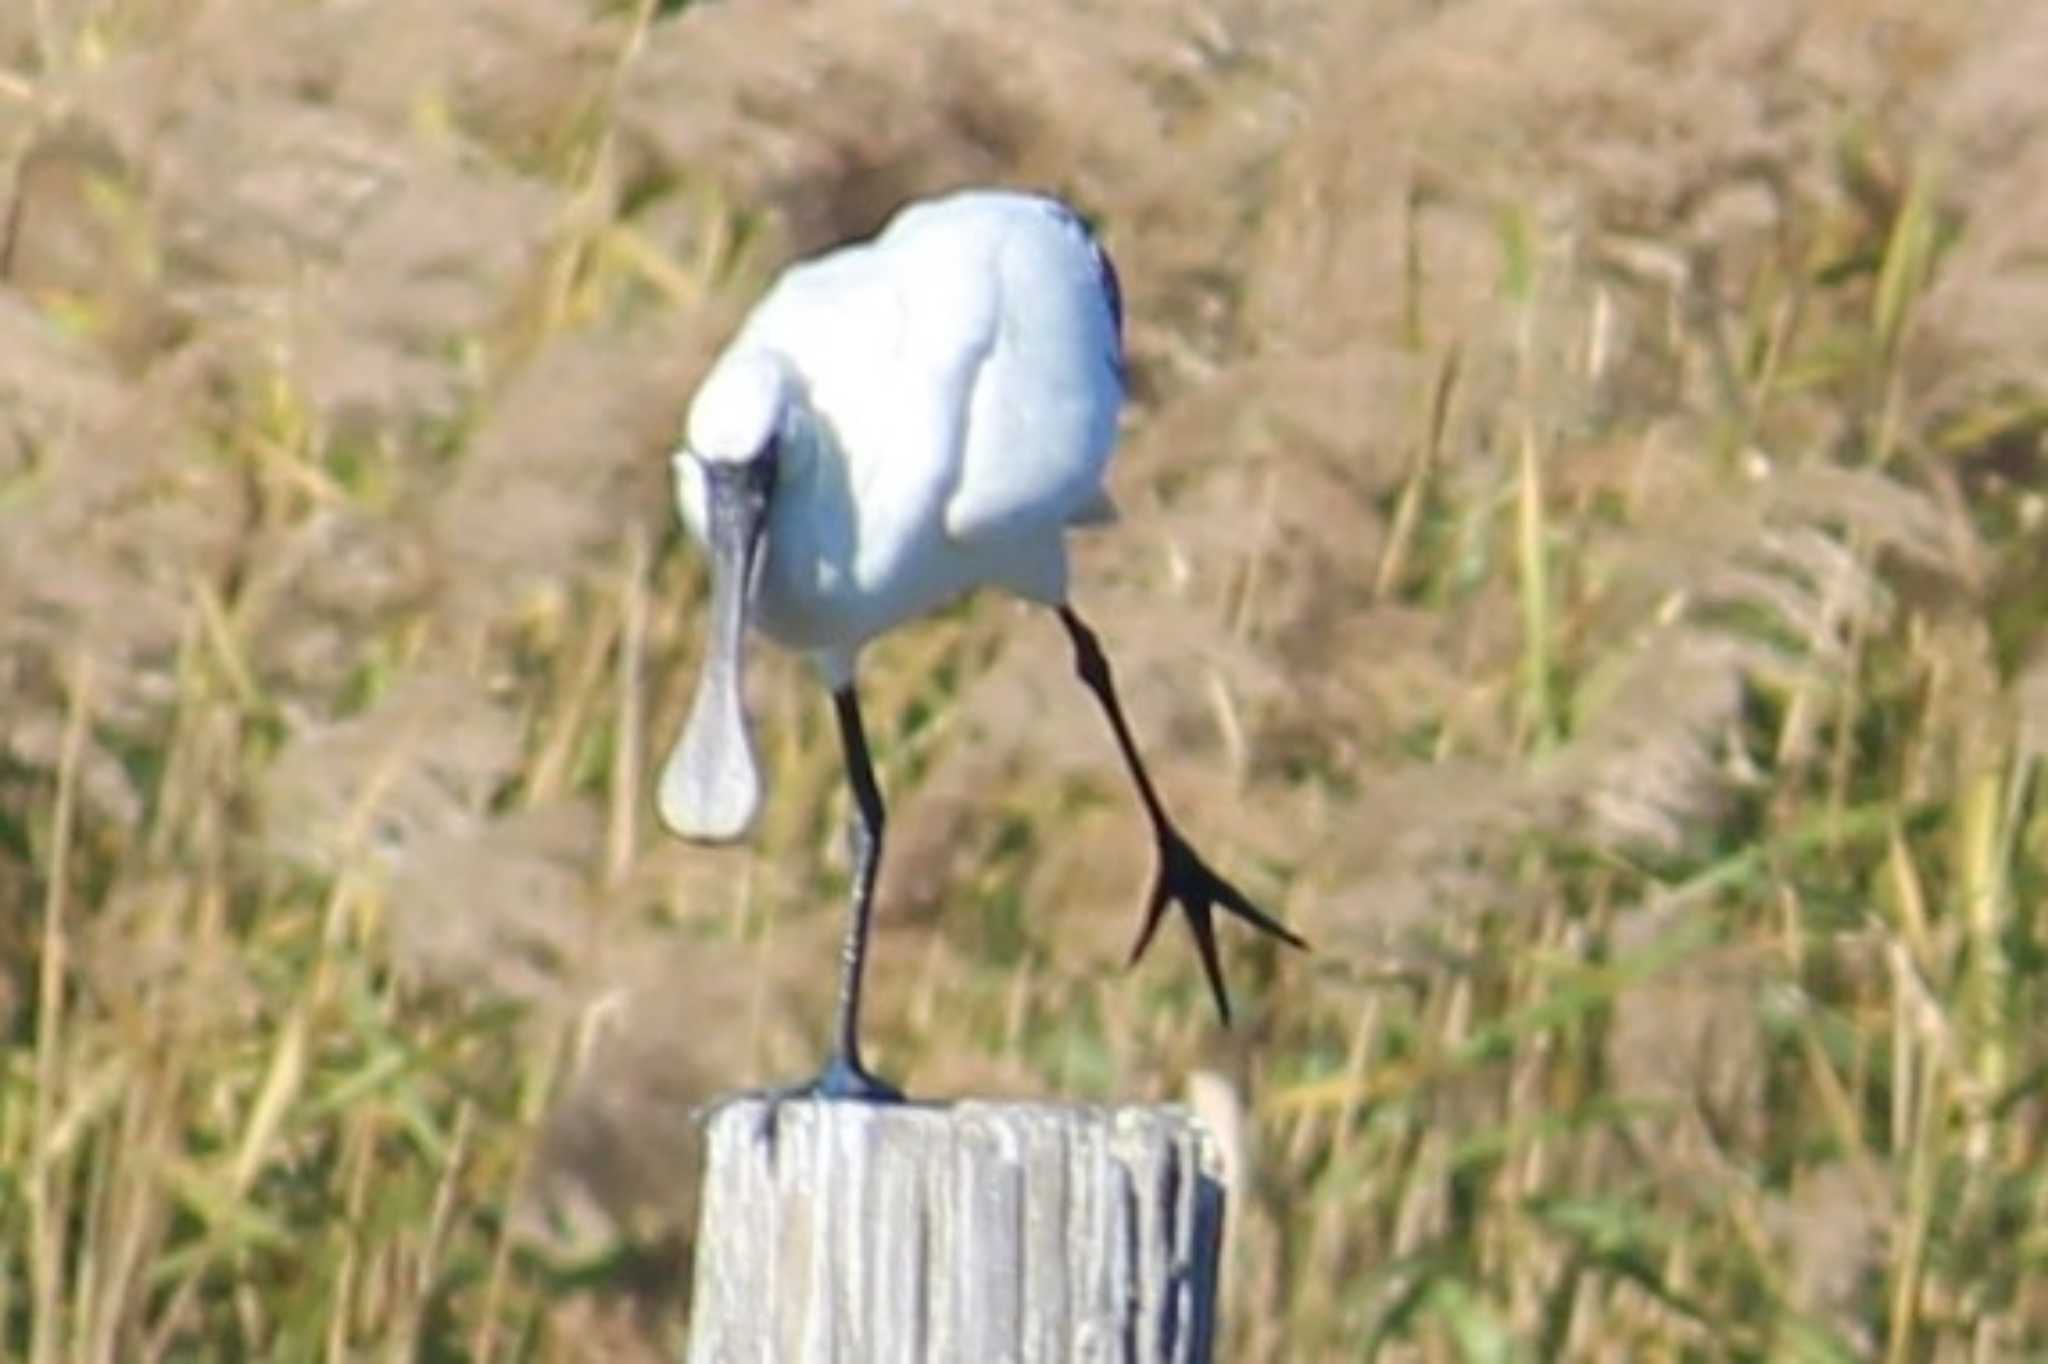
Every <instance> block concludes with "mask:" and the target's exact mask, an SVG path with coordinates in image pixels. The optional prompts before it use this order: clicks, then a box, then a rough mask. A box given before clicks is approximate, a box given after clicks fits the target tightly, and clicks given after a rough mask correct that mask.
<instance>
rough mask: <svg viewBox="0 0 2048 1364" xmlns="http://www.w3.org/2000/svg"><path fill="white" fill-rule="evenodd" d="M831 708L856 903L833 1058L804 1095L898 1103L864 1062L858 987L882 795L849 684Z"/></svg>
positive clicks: (878, 861) (843, 960) (878, 855)
mask: <svg viewBox="0 0 2048 1364" xmlns="http://www.w3.org/2000/svg"><path fill="white" fill-rule="evenodd" d="M832 707H833V709H834V710H835V711H836V712H837V713H838V716H839V742H840V746H841V747H842V748H844V749H845V751H846V779H847V782H848V784H850V785H851V786H852V787H853V806H854V809H853V818H852V820H851V821H850V826H851V828H850V832H851V835H852V840H853V902H852V904H851V905H850V906H849V908H848V911H847V920H846V943H845V946H844V947H843V948H842V949H841V950H840V958H839V970H840V976H839V1021H838V1029H837V1032H836V1034H835V1036H834V1038H833V1043H832V1056H831V1059H829V1060H828V1061H826V1063H825V1069H824V1071H823V1072H822V1073H821V1074H820V1075H819V1076H818V1078H817V1079H816V1080H814V1081H812V1082H811V1083H810V1084H809V1085H808V1086H806V1087H805V1089H804V1091H803V1092H805V1093H809V1094H815V1095H817V1096H819V1097H820V1098H826V1099H865V1100H867V1101H869V1102H871V1103H896V1102H900V1101H901V1100H902V1098H903V1093H902V1091H901V1090H898V1089H896V1088H895V1087H894V1086H892V1085H889V1084H886V1083H884V1082H883V1081H881V1080H879V1079H877V1078H875V1077H874V1076H873V1075H871V1074H869V1073H868V1070H867V1068H866V1067H864V1066H863V1065H861V1063H860V987H861V975H862V972H863V970H864V969H865V967H866V965H867V957H868V919H869V916H870V915H871V913H872V912H873V910H874V901H875V873H876V872H877V871H878V870H880V868H881V865H882V824H883V813H882V793H881V791H880V789H879V788H877V787H876V785H875V765H874V763H873V761H872V760H870V759H869V757H868V738H867V731H866V730H865V729H864V728H863V727H862V725H861V722H860V701H859V699H858V698H857V697H855V696H854V694H853V687H852V686H851V685H848V686H844V687H841V688H840V689H839V690H837V691H835V692H833V693H832Z"/></svg>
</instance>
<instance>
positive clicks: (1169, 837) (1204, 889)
mask: <svg viewBox="0 0 2048 1364" xmlns="http://www.w3.org/2000/svg"><path fill="white" fill-rule="evenodd" d="M1158 835H1159V875H1158V877H1157V878H1156V879H1155V880H1154V881H1153V882H1152V897H1151V899H1150V900H1149V901H1148V902H1147V904H1146V906H1145V923H1144V926H1143V927H1141V928H1140V929H1139V930H1138V940H1137V942H1136V943H1134V944H1133V945H1132V947H1131V961H1130V964H1132V965H1136V964H1137V961H1138V958H1140V957H1142V956H1144V955H1145V949H1146V948H1147V947H1148V946H1150V945H1151V942H1152V933H1153V930H1155V929H1157V928H1158V927H1159V920H1160V919H1161V918H1162V917H1163V916H1164V915H1165V913H1166V906H1167V905H1168V904H1177V905H1179V906H1180V909H1181V913H1182V914H1184V915H1185V916H1187V921H1188V931H1189V932H1191V933H1193V934H1194V935H1195V949H1196V950H1197V951H1198V952H1200V953H1201V956H1202V971H1203V973H1204V974H1205V975H1207V976H1208V978H1209V990H1210V992H1211V993H1212V994H1214V995H1215V996H1216V1008H1217V1011H1218V1012H1219V1013H1221V1014H1222V1015H1223V1021H1224V1022H1225V1023H1228V1022H1229V1021H1230V996H1229V995H1228V994H1227V993H1226V992H1225V991H1224V989H1223V965H1222V962H1221V960H1220V959H1219V958H1218V957H1217V954H1216V923H1215V916H1214V913H1213V911H1214V910H1215V909H1217V908H1218V907H1221V908H1222V909H1224V910H1225V911H1227V912H1229V913H1231V914H1235V915H1236V916H1237V917H1238V918H1240V919H1243V920H1245V921H1246V922H1247V923H1249V924H1251V925H1252V926H1253V927H1254V928H1257V929H1259V930H1260V931H1261V932H1264V933H1270V934H1272V935H1273V936H1274V937H1276V938H1278V939H1280V940H1281V941H1282V942H1284V943H1286V944H1288V945H1289V946H1290V947H1298V948H1301V949H1303V950H1306V949H1307V947H1308V943H1306V942H1305V941H1303V940H1302V939H1301V938H1300V937H1299V936H1297V935H1296V934H1295V933H1294V932H1293V931H1292V930H1290V929H1289V928H1288V927H1287V926H1286V925H1285V924H1283V923H1281V922H1280V921H1279V920H1278V919H1275V918H1274V917H1273V916H1271V915H1270V914H1268V913H1266V912H1265V911H1264V910H1262V909H1260V908H1259V907H1258V906H1257V905H1255V904H1253V903H1252V902H1251V901H1250V900H1249V899H1247V898H1246V897H1245V894H1244V892H1243V891H1241V890H1239V889H1238V888H1237V887H1236V886H1234V885H1232V884H1231V883H1230V882H1228V881H1226V880H1224V879H1223V878H1222V877H1221V876H1219V875H1217V874H1216V872H1215V871H1214V870H1213V869H1212V868H1211V867H1210V866H1209V864H1208V863H1207V862H1204V861H1203V860H1202V857H1201V854H1200V853H1197V852H1196V851H1195V850H1194V849H1193V848H1192V847H1190V846H1188V841H1187V840H1186V839H1185V838H1183V837H1181V834H1180V830H1178V829H1176V828H1174V827H1173V826H1172V825H1171V824H1162V825H1160V827H1159V830H1158Z"/></svg>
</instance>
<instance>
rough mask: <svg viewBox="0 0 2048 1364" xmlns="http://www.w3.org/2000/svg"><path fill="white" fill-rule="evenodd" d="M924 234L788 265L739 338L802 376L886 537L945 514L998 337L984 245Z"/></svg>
mask: <svg viewBox="0 0 2048 1364" xmlns="http://www.w3.org/2000/svg"><path fill="white" fill-rule="evenodd" d="M920 238H921V239H919V240H912V241H909V242H906V241H905V240H904V239H903V238H902V237H901V236H900V235H895V234H893V233H891V234H885V235H884V236H883V237H882V238H880V239H878V240H877V241H876V242H873V243H862V244H857V245H854V246H849V247H843V248H841V249H839V250H837V251H834V252H831V253H830V254H828V255H825V256H821V257H819V258H817V259H815V260H812V261H807V262H804V263H802V264H799V265H796V266H793V267H791V268H790V269H789V270H787V271H785V272H784V273H783V275H782V277H781V279H780V280H778V281H777V283H776V285H775V287H774V288H773V289H772V290H770V291H769V293H768V295H767V296H766V297H764V298H763V299H762V300H761V303H760V304H759V305H758V306H757V307H756V308H755V310H754V313H753V314H752V315H751V316H750V317H749V318H748V320H747V322H746V323H745V324H744V326H743V327H742V329H741V334H740V337H739V339H738V341H737V342H736V344H747V345H762V346H768V347H772V348H774V349H776V350H778V351H780V352H781V353H782V354H783V355H785V356H786V357H787V358H788V359H789V360H790V361H791V363H792V364H793V365H794V366H795V367H796V370H797V372H798V373H799V374H800V375H802V377H803V379H804V383H805V385H806V388H807V390H808V398H809V402H810V407H811V409H812V411H813V412H815V413H816V414H817V415H818V416H819V417H820V418H822V419H823V421H824V422H825V423H827V424H828V425H829V427H830V428H831V434H832V437H833V443H834V445H835V446H836V448H837V450H838V452H839V454H840V456H841V458H843V459H844V460H845V462H846V473H847V479H848V482H849V484H850V485H851V487H852V489H853V490H854V492H855V494H856V496H857V498H858V501H859V505H860V507H861V519H862V523H863V525H864V526H866V527H868V528H869V529H868V531H866V532H864V534H866V535H871V536H872V537H873V538H874V539H876V540H878V541H879V540H887V539H890V538H892V536H891V535H890V532H891V531H893V530H897V529H905V528H908V527H912V526H916V525H924V524H930V523H932V522H934V521H936V520H937V519H938V518H939V517H940V516H941V515H942V512H943V509H944V507H945V506H946V504H947V501H948V499H949V498H951V497H952V496H953V495H954V494H955V491H956V489H957V488H958V486H959V483H960V476H961V472H962V459H961V456H962V449H963V444H964V438H965V428H966V425H967V421H968V414H969V409H970V405H971V402H972V398H973V395H974V393H975V391H976V387H977V376H978V374H979V372H980V370H981V368H982V365H983V363H984V361H985V360H986V359H987V357H988V356H989V355H990V353H991V351H992V350H993V348H994V346H995V343H996V337H997V329H998V321H999V319H998V315H997V311H996V303H997V297H998V294H997V285H996V280H995V277H994V275H993V273H992V272H991V271H990V270H989V269H988V268H987V264H986V262H987V258H988V255H989V253H988V251H987V249H986V247H985V244H984V243H983V242H981V240H980V239H979V238H978V237H977V235H975V234H973V233H970V232H961V231H946V232H936V233H929V234H920ZM978 257H979V259H977V258H978Z"/></svg>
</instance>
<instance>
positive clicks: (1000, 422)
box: [946, 196, 1124, 540]
mask: <svg viewBox="0 0 2048 1364" xmlns="http://www.w3.org/2000/svg"><path fill="white" fill-rule="evenodd" d="M988 216H989V217H990V218H991V219H994V220H995V224H994V226H995V230H994V231H993V232H992V233H991V238H992V241H993V245H992V246H991V248H990V250H991V255H990V258H989V260H988V261H987V263H986V264H985V265H984V267H983V270H982V273H983V276H984V278H986V279H988V280H991V281H992V282H993V286H994V297H993V299H992V311H993V315H994V334H993V336H992V337H991V339H990V344H989V350H988V352H987V354H986V355H985V356H984V357H983V358H982V360H981V363H980V364H979V365H978V367H977V368H976V370H975V372H974V374H973V388H972V391H971V392H970V393H969V394H968V395H966V396H967V412H966V417H965V423H964V427H963V430H962V433H961V437H962V439H961V455H960V470H959V475H958V480H957V483H956V486H955V487H954V489H953V491H952V495H951V496H950V497H949V498H948V500H947V502H946V530H947V533H948V534H950V535H951V536H952V537H953V538H954V539H956V540H971V539H974V538H976V537H982V536H994V535H1002V534H1006V533H1012V532H1016V531H1031V530H1037V529H1044V530H1049V531H1057V530H1058V529H1059V528H1061V527H1064V526H1066V525H1070V524H1077V523H1083V522H1087V521H1090V520H1100V519H1103V513H1104V511H1105V510H1106V508H1107V506H1108V500H1107V498H1106V497H1105V496H1104V494H1103V491H1102V476H1103V470H1104V468H1105V467H1106V466H1107V464H1108V462H1109V456H1110V451H1111V449H1112V447H1113V446H1114V445H1115V442H1116V421H1117V412H1118V409H1119V408H1120V407H1121V406H1122V404H1123V388H1124V375H1123V344H1122V338H1121V335H1120V331H1121V308H1122V303H1121V299H1120V297H1119V293H1118V289H1117V284H1116V273H1115V271H1114V269H1113V268H1112V267H1111V266H1110V263H1109V258H1108V256H1107V255H1106V254H1104V252H1103V251H1102V249H1101V248H1100V246H1098V245H1097V243H1096V241H1095V239H1094V237H1093V235H1092V234H1091V233H1090V232H1089V231H1088V229H1087V227H1086V226H1085V225H1084V224H1083V223H1082V222H1081V220H1080V219H1079V218H1077V217H1075V216H1074V214H1073V213H1072V212H1071V211H1070V210H1069V209H1067V208H1066V207H1065V206H1064V205H1062V204H1059V203H1057V202H1056V201H1053V200H1050V199H1040V198H1034V197H1027V196H1001V197H1000V198H999V199H997V200H996V202H995V203H994V204H993V205H991V206H990V210H989V215H988Z"/></svg>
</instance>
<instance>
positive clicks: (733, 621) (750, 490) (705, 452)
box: [660, 354, 791, 842]
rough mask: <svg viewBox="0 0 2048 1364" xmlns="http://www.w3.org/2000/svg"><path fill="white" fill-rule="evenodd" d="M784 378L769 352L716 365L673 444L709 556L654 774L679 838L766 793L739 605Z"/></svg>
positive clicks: (738, 826)
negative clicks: (699, 627)
mask: <svg viewBox="0 0 2048 1364" xmlns="http://www.w3.org/2000/svg"><path fill="white" fill-rule="evenodd" d="M790 391H791V380H790V378H789V374H788V370H787V368H786V367H785V366H784V365H783V364H782V362H781V361H780V360H779V359H778V358H777V357H774V356H771V355H765V354H743V355H740V356H736V357H728V358H727V359H725V360H723V361H721V362H720V363H719V364H718V365H717V367H715V368H714V369H713V370H712V371H711V374H710V375H709V376H708V377H707V378H706V379H705V381H704V384H703V386H702V387H701V388H699V389H698V390H697V396H696V398H695V400H694V401H693V402H692V403H691V404H690V418H689V423H688V427H687V431H686V438H685V440H684V443H683V447H682V449H680V450H678V451H677V452H676V457H675V461H674V463H675V474H676V499H677V502H678V503H679V504H680V506H681V510H682V514H683V520H684V521H685V522H686V523H687V524H688V525H689V527H690V530H691V532H692V533H693V534H694V535H695V536H696V537H697V539H698V540H699V541H700V542H702V543H703V545H704V547H705V548H706V549H707V550H708V551H709V553H710V556H711V634H710V639H709V640H708V642H707V646H706V649H705V655H704V667H703V672H702V674H701V675H700V676H699V678H698V682H697V696H696V699H695V700H694V701H693V702H692V703H691V706H690V717H689V719H688V720H687V721H686V722H685V724H684V726H683V734H682V738H681V739H679V740H678V741H677V743H676V746H675V750H674V752H672V753H671V754H670V755H669V759H668V763H667V765H666V766H665V767H664V768H663V769H662V776H661V796H660V804H661V815H662V819H663V820H664V821H666V822H667V824H668V825H669V827H670V828H672V829H674V830H675V831H676V832H677V833H679V834H681V835H683V836H684V837H685V838H695V839H702V840H706V841H712V842H723V841H727V840H730V839H735V838H738V837H739V836H740V835H741V834H743V833H745V832H746V830H747V826H748V825H749V824H751V823H752V822H753V818H754V813H755V811H756V810H757V809H758V808H759V807H760V803H761V779H760V774H759V772H758V770H757V768H756V766H755V763H754V751H753V741H752V738H751V736H750V735H749V733H748V730H747V720H746V712H745V709H744V707H743V705H742V694H741V676H742V669H741V664H742V661H743V652H744V647H745V642H746V641H745V635H746V608H747V604H748V602H749V601H750V600H751V598H752V596H753V592H754V585H755V580H756V578H757V576H758V574H759V569H760V561H761V542H762V539H763V537H764V535H765V533H766V531H767V526H768V512H769V507H770V504H771V502H772V501H773V499H774V496H775V483H776V473H777V465H778V463H779V461H780V458H781V444H782V430H783V419H784V415H785V411H786V409H787V406H788V402H789V394H790Z"/></svg>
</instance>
